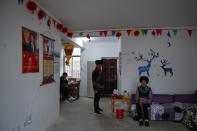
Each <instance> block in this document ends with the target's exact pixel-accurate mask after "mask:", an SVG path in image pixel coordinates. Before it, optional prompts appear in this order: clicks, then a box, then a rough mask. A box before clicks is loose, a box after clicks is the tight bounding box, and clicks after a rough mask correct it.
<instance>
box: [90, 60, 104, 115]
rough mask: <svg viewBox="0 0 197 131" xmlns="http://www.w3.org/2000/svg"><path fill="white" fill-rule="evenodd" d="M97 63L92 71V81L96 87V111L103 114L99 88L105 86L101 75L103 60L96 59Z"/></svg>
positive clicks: (94, 87)
mask: <svg viewBox="0 0 197 131" xmlns="http://www.w3.org/2000/svg"><path fill="white" fill-rule="evenodd" d="M95 64H96V68H95V70H94V71H93V72H92V83H93V89H94V112H95V113H97V114H101V111H103V110H102V109H101V108H100V107H99V100H100V91H99V89H100V88H103V86H102V77H101V73H102V72H101V67H102V60H96V61H95Z"/></svg>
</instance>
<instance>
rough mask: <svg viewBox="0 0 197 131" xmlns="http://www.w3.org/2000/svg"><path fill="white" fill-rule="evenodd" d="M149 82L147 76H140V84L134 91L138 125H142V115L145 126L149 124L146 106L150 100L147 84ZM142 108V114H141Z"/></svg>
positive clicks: (150, 93)
mask: <svg viewBox="0 0 197 131" xmlns="http://www.w3.org/2000/svg"><path fill="white" fill-rule="evenodd" d="M148 82H149V79H148V77H146V76H142V77H141V78H140V83H141V85H140V86H139V87H138V88H137V91H136V102H137V105H136V106H137V114H138V119H139V125H140V126H143V124H144V123H143V119H142V116H144V120H145V126H149V119H148V117H149V116H148V107H149V106H150V103H151V101H152V90H151V88H150V87H148V86H147V84H148ZM142 110H143V114H142Z"/></svg>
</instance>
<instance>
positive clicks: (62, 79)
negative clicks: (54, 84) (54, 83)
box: [60, 72, 68, 100]
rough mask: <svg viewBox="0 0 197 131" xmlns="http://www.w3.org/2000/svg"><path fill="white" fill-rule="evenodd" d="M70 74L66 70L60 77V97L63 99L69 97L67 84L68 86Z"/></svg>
mask: <svg viewBox="0 0 197 131" xmlns="http://www.w3.org/2000/svg"><path fill="white" fill-rule="evenodd" d="M67 76H68V74H67V73H66V72H64V73H63V75H62V76H61V77H60V97H61V100H63V99H64V98H66V97H67V95H68V91H67V86H68V80H67Z"/></svg>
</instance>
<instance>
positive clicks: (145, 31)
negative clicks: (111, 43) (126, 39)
mask: <svg viewBox="0 0 197 131" xmlns="http://www.w3.org/2000/svg"><path fill="white" fill-rule="evenodd" d="M164 30H168V31H167V34H166V35H167V37H168V40H169V42H170V38H171V37H172V35H174V36H176V35H177V32H178V29H136V30H111V31H109V30H108V31H107V30H105V31H91V32H75V33H74V36H76V37H78V36H79V37H85V36H87V38H88V39H90V35H91V34H92V36H95V34H98V35H99V36H100V37H103V36H104V37H107V36H115V37H117V38H120V37H121V36H122V33H123V32H126V33H127V35H128V36H135V37H138V36H140V35H142V36H147V35H148V32H151V34H152V36H154V37H156V36H161V35H162V34H163V33H164V32H163V31H164ZM181 30H183V29H181ZM185 31H187V32H188V35H189V36H190V37H191V35H192V30H185Z"/></svg>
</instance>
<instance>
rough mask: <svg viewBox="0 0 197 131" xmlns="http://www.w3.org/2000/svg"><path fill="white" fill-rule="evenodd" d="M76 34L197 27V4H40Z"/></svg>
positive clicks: (62, 0)
mask: <svg viewBox="0 0 197 131" xmlns="http://www.w3.org/2000/svg"><path fill="white" fill-rule="evenodd" d="M36 1H37V2H38V3H39V4H40V5H41V6H42V7H43V8H44V9H46V10H47V11H48V12H50V13H51V14H52V15H54V16H55V17H56V18H57V19H58V20H59V21H60V22H62V24H64V25H65V26H67V27H68V28H69V29H70V30H72V31H83V30H105V29H127V28H138V27H139V28H148V27H156V28H157V27H183V26H197V0H36Z"/></svg>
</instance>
